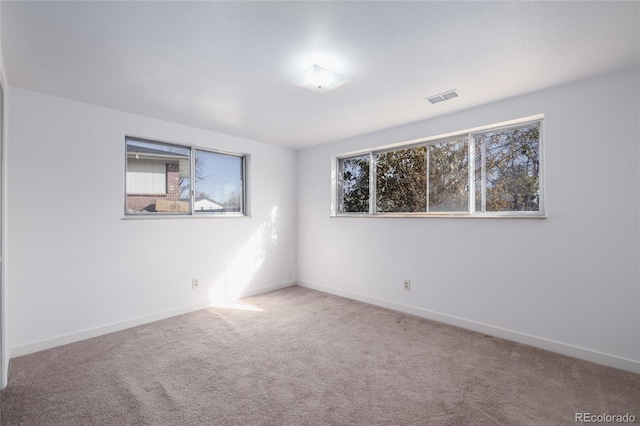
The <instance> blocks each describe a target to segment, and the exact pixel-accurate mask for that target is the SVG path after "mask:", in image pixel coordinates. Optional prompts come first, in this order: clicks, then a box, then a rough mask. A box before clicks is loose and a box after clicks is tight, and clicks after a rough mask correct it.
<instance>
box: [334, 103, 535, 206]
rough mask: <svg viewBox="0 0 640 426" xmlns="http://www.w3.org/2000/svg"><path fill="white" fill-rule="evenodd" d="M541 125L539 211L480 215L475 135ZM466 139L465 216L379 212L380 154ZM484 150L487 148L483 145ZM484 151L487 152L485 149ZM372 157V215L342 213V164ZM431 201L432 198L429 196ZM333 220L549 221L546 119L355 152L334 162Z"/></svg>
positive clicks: (496, 125)
mask: <svg viewBox="0 0 640 426" xmlns="http://www.w3.org/2000/svg"><path fill="white" fill-rule="evenodd" d="M534 124H538V125H539V128H540V131H539V132H540V133H539V135H540V138H539V141H538V144H539V161H540V164H539V173H538V182H539V201H538V211H489V212H486V211H476V208H475V207H476V206H475V175H474V173H475V141H474V139H473V137H474V135H477V134H481V133H486V132H492V131H500V130H506V129H511V128H519V127H526V126H527V125H534ZM460 137H466V138H467V144H468V145H467V146H468V151H469V154H468V156H469V157H468V162H467V167H468V169H469V170H468V171H469V177H468V197H469V200H468V203H467V204H468V210H467V211H463V212H393V213H383V212H377V211H376V161H375V160H376V155H377V154H380V153H385V152H390V151H396V150H401V149H407V148H413V147H418V146H429V145H434V144H438V143H441V142H446V141H449V140H452V139H455V138H460ZM483 147H484V144H483ZM483 149H484V148H483ZM366 155H369V211H368V212H346V213H343V212H341V211H340V209H341V204H342V170H341V164H342V160H344V159H348V158H355V157H362V156H366ZM482 174H483V176H482V182H483V183H485V182H486V177H485V169H484V168H482ZM484 193H485V190H484V184H483V190H482V198H483V199H484V197H485V195H484ZM427 197H428V194H427ZM330 215H331V217H360V218H362V217H445V218H535V219H541V218H546V203H545V180H544V115H543V114H538V115H533V116H529V117H525V118H520V119H516V120H510V121H505V122H502V123H497V124H491V125H487V126H480V127H474V128H470V129H465V130H461V131H458V132H451V133H446V134H441V135H436V136H432V137H427V138H422V139H414V140H411V141H406V142H400V143H395V144H390V145H384V146H380V147H376V148H370V149H365V150H361V151H352V152H348V153H344V154H340V155H335V156H333V157H332V158H331V213H330Z"/></svg>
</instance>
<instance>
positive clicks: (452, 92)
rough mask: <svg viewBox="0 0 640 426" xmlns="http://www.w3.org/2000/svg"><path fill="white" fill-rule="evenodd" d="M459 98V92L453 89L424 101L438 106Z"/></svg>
mask: <svg viewBox="0 0 640 426" xmlns="http://www.w3.org/2000/svg"><path fill="white" fill-rule="evenodd" d="M457 97H458V92H456V89H453V90H448V91H446V92H443V93H440V94H437V95H434V96H429V97H428V98H424V99H426V100H428V101H429V102H431V103H432V104H437V103H438V102H444V101H448V100H449V99H453V98H457Z"/></svg>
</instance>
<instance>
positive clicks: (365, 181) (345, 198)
mask: <svg viewBox="0 0 640 426" xmlns="http://www.w3.org/2000/svg"><path fill="white" fill-rule="evenodd" d="M369 163H370V157H369V155H368V154H367V155H363V156H361V157H353V158H343V159H342V160H340V170H341V173H342V187H341V188H340V190H341V192H342V205H341V206H340V212H341V213H368V212H369Z"/></svg>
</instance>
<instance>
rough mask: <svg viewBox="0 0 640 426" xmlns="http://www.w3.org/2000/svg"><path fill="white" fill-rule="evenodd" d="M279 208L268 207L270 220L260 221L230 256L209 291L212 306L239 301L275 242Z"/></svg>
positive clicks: (276, 240) (276, 241)
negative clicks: (249, 235)
mask: <svg viewBox="0 0 640 426" xmlns="http://www.w3.org/2000/svg"><path fill="white" fill-rule="evenodd" d="M277 220H278V207H277V206H275V207H273V208H272V209H271V212H270V215H269V220H267V221H265V222H263V223H261V224H260V225H259V226H258V227H257V228H256V230H255V231H254V232H253V234H252V235H251V237H250V238H249V240H248V241H247V242H246V243H245V245H244V246H242V248H241V249H240V250H239V251H238V252H237V253H236V254H235V255H234V256H233V259H232V260H231V263H230V264H229V266H228V268H227V270H226V271H225V273H224V274H222V275H221V276H220V277H219V278H218V280H217V281H216V283H215V284H214V286H213V288H212V289H211V291H210V293H209V300H210V301H211V303H212V306H215V305H216V304H221V303H222V304H226V303H227V302H229V301H235V300H238V299H239V298H240V297H242V295H243V293H244V291H245V290H246V289H247V287H248V285H249V284H250V283H251V281H252V280H253V278H254V276H255V274H256V272H257V271H258V270H259V269H260V267H261V266H262V264H263V263H264V261H265V259H266V257H267V254H268V251H269V249H270V248H271V247H273V246H275V245H277V243H278V232H277V229H276V226H275V225H276V223H277Z"/></svg>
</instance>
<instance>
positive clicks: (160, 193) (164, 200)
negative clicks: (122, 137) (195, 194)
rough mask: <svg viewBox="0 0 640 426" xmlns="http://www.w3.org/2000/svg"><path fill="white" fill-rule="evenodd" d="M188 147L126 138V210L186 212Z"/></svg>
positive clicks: (188, 209) (187, 211)
mask: <svg viewBox="0 0 640 426" xmlns="http://www.w3.org/2000/svg"><path fill="white" fill-rule="evenodd" d="M189 175H190V165H189V149H188V148H184V147H180V146H175V145H167V144H161V143H154V142H148V141H142V140H137V139H127V179H126V187H127V201H126V202H127V212H128V213H189V212H190V211H191V209H190V203H189V181H190V178H189Z"/></svg>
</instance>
